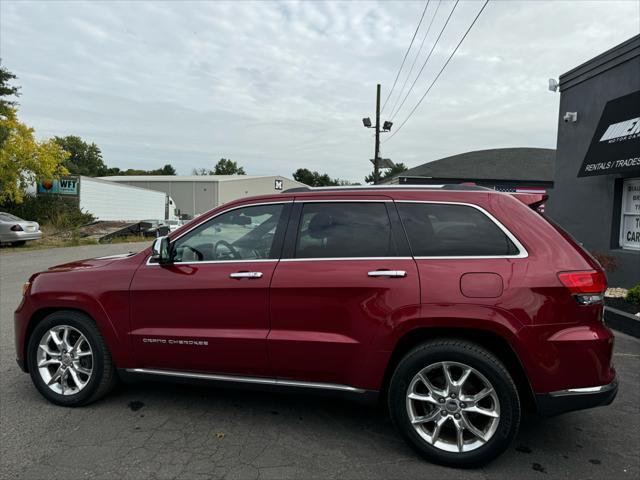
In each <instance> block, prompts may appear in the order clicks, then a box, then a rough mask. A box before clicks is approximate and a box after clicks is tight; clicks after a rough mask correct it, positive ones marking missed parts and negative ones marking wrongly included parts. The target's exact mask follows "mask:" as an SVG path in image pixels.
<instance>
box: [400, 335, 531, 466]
mask: <svg viewBox="0 0 640 480" xmlns="http://www.w3.org/2000/svg"><path fill="white" fill-rule="evenodd" d="M389 412H390V415H391V419H392V421H393V423H394V425H395V426H396V428H397V429H398V430H399V431H400V433H401V435H402V436H403V437H404V439H405V440H406V441H407V442H408V443H409V444H410V445H411V446H412V447H413V448H414V449H416V450H417V451H418V452H419V453H420V454H421V455H422V456H424V457H425V458H427V459H428V460H430V461H433V462H436V463H440V464H443V465H448V466H453V467H474V466H479V465H482V464H484V463H487V462H489V461H491V460H493V459H494V458H495V457H497V456H498V455H499V454H500V453H502V452H503V451H504V450H505V449H506V448H507V447H508V446H509V444H510V443H511V441H512V440H513V438H514V437H515V435H516V433H517V431H518V426H519V423H520V401H519V397H518V391H517V389H516V386H515V384H514V382H513V379H512V378H511V376H510V375H509V372H508V371H507V369H506V368H505V367H504V365H503V364H502V363H501V362H500V361H499V360H498V359H497V358H496V357H495V355H493V354H492V353H491V352H489V351H488V350H486V349H484V348H483V347H481V346H479V345H476V344H474V343H471V342H467V341H464V340H456V339H448V340H447V339H443V340H435V341H431V342H427V343H424V344H422V345H420V346H418V347H416V348H415V349H413V350H411V351H410V352H409V353H408V354H407V355H406V356H405V357H404V358H403V359H402V360H401V361H400V363H399V364H398V366H397V368H396V370H395V372H394V374H393V376H392V378H391V382H390V385H389Z"/></svg>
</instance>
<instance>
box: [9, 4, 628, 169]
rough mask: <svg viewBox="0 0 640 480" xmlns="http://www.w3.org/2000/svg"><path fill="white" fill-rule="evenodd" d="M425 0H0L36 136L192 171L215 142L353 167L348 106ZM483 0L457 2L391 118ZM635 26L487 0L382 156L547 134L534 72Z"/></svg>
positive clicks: (388, 70)
mask: <svg viewBox="0 0 640 480" xmlns="http://www.w3.org/2000/svg"><path fill="white" fill-rule="evenodd" d="M425 3H426V2H424V1H415V2H396V1H393V2H392V1H380V2H355V1H354V2H342V1H334V2H320V1H313V2H312V1H307V2H275V1H273V2H269V1H261V2H249V1H243V2H213V1H211V2H206V1H199V2H181V1H174V2H169V1H156V2H150V1H149V2H135V3H127V2H120V1H105V2H99V1H93V2H86V3H83V2H78V1H68V2H65V1H49V2H45V1H36V2H29V1H7V0H1V1H0V56H1V58H2V63H3V65H4V66H5V67H7V68H8V69H9V70H11V71H12V72H14V73H15V74H16V75H17V76H18V77H19V81H18V84H19V85H21V87H22V90H21V92H22V96H21V97H20V99H19V102H20V113H19V115H20V117H21V119H22V120H23V121H24V122H26V123H27V124H29V125H30V126H32V127H34V128H35V129H36V133H37V135H38V137H41V138H44V137H49V136H53V135H70V134H72V135H79V136H81V137H82V138H84V139H85V140H87V141H90V142H95V143H96V144H98V145H99V146H100V148H101V149H102V152H103V155H104V159H105V162H106V163H107V164H108V165H109V166H117V167H120V168H144V169H151V168H157V167H160V166H162V165H163V164H165V163H171V164H173V165H174V166H175V167H176V168H177V170H178V173H180V174H190V173H191V170H192V169H193V168H194V167H211V166H212V165H213V164H214V163H215V162H216V161H217V159H219V158H220V157H227V158H231V159H233V160H236V161H238V162H239V163H240V164H241V165H243V166H244V167H245V170H246V171H247V173H249V174H281V175H286V176H290V175H291V173H292V172H293V171H294V170H295V169H297V168H299V167H307V168H310V169H313V170H319V171H321V172H328V173H329V174H330V175H331V176H333V177H340V178H343V179H349V180H354V181H362V179H363V177H364V176H365V175H366V174H367V173H368V172H369V171H370V170H371V164H370V163H369V161H368V159H369V158H372V157H373V138H372V133H373V131H372V130H365V129H364V127H363V126H362V123H361V120H360V119H361V118H362V117H364V116H371V117H372V118H373V116H374V110H375V84H376V83H377V82H380V83H382V89H383V100H384V99H385V97H386V94H387V92H388V91H389V89H390V87H391V85H392V84H393V80H394V78H395V76H396V73H397V71H398V68H399V66H400V63H401V61H402V57H403V55H404V53H405V50H406V48H407V46H408V45H409V42H410V40H411V37H412V35H413V33H414V30H415V28H416V25H417V23H418V19H419V18H420V15H421V13H422V11H423V8H424V6H425ZM481 6H482V2H478V1H461V2H460V3H459V5H458V6H457V8H456V10H455V11H454V13H453V16H452V17H451V20H450V22H449V25H448V26H447V28H446V29H445V31H444V33H443V35H442V38H441V40H440V42H439V43H438V45H437V47H436V49H435V50H434V53H433V55H432V57H431V59H430V60H429V63H428V64H427V66H426V67H425V69H424V72H423V75H422V76H421V77H420V79H419V80H418V82H417V83H416V87H415V88H414V90H413V92H412V94H411V95H410V96H409V98H408V99H407V101H406V104H405V106H404V108H403V110H401V111H400V112H399V113H398V114H397V116H396V117H395V118H394V124H395V125H394V128H395V127H397V126H399V124H400V123H401V122H402V120H404V118H405V117H406V115H407V114H408V112H409V111H410V109H411V108H412V107H413V106H414V105H415V103H416V102H417V100H418V99H419V97H420V96H422V94H423V93H424V91H425V90H426V88H427V86H428V85H429V84H430V83H431V81H432V79H433V78H434V76H435V75H436V73H437V72H438V70H439V69H440V67H441V65H442V64H443V63H444V61H445V60H446V58H447V57H448V55H449V53H450V51H451V50H452V49H453V47H454V46H455V44H456V43H457V42H458V40H459V38H460V37H461V36H462V34H463V33H464V31H465V30H466V28H467V27H468V25H469V24H470V22H471V21H472V19H473V17H474V16H475V14H476V13H477V12H478V10H479V9H480V7H481ZM452 7H453V2H452V1H443V2H442V3H441V4H440V6H438V3H437V1H436V0H433V1H432V2H431V4H430V5H429V7H428V9H427V13H426V15H425V20H424V22H423V26H422V28H421V30H420V32H419V33H418V36H417V38H416V43H415V45H414V49H415V51H416V52H417V47H419V45H420V43H421V41H422V39H423V37H424V33H425V32H426V27H427V26H428V24H429V23H430V22H431V18H432V15H433V14H435V13H436V8H437V15H436V16H435V19H434V21H433V25H432V27H431V31H430V32H429V35H428V37H427V40H426V42H425V45H424V47H423V50H422V52H421V54H420V58H419V59H418V61H417V62H416V67H415V68H414V75H415V73H416V72H417V71H418V69H419V67H420V66H421V65H422V62H423V61H424V58H426V55H427V53H428V51H429V50H430V49H431V46H432V44H433V40H435V38H436V36H437V33H438V32H439V31H440V29H441V27H442V25H443V23H444V21H445V18H446V16H447V15H448V13H449V12H450V11H451V8H452ZM639 25H640V2H638V1H637V0H630V1H623V2H616V1H601V2H597V1H589V2H587V1H529V2H519V1H495V0H494V1H491V2H490V3H489V5H488V6H487V8H486V9H485V11H484V12H483V14H482V15H481V17H480V19H479V20H478V22H477V24H476V25H475V27H474V28H473V29H472V30H471V33H470V34H469V36H468V37H467V39H466V40H465V42H464V43H463V45H462V47H461V49H460V50H459V51H458V52H457V54H456V55H455V57H454V59H453V60H452V62H451V63H450V64H449V66H448V67H447V69H446V70H445V71H444V73H443V75H442V76H441V77H440V79H439V80H438V83H436V85H435V86H434V87H433V89H432V90H431V92H430V93H429V95H428V96H427V97H426V99H425V101H424V102H423V104H422V105H421V107H420V108H419V109H418V110H417V112H416V114H415V115H414V116H413V117H412V118H411V119H410V120H409V121H408V122H407V124H406V125H405V127H404V128H403V129H402V130H401V131H400V132H399V133H398V134H397V135H396V136H395V137H394V138H393V139H391V140H389V141H388V142H387V143H384V144H383V156H384V157H389V158H391V159H393V160H394V161H396V162H404V163H405V164H407V165H408V166H410V167H411V166H415V165H418V164H421V163H424V162H426V161H431V160H435V159H438V158H441V157H443V156H447V155H452V154H455V153H461V152H465V151H469V150H478V149H484V148H497V147H516V146H517V147H520V146H531V147H550V148H554V147H555V142H556V128H557V116H558V111H557V109H558V101H559V94H558V93H552V92H549V91H548V90H547V79H548V78H550V77H555V78H557V77H558V76H559V75H560V74H562V73H564V72H566V71H568V70H570V69H572V68H573V67H575V66H577V65H579V64H580V63H582V62H584V61H586V60H589V59H590V58H592V57H593V56H595V55H597V54H599V53H601V52H603V51H605V50H607V49H609V48H610V47H612V46H614V45H616V44H618V43H621V42H623V41H624V40H626V39H628V38H630V37H631V36H633V35H636V34H637V33H638V30H639ZM413 55H414V54H413V53H412V54H410V55H409V57H408V60H407V65H406V67H405V69H406V70H408V67H410V66H411V64H412V63H413V60H414V56H413ZM412 81H413V79H410V81H409V84H410V83H411V82H412ZM403 83H404V76H401V77H400V80H399V82H398V86H397V87H396V90H400V87H401V86H402V84H403ZM394 102H395V94H394V96H392V97H391V100H390V101H389V104H388V105H387V108H386V109H385V111H384V114H383V120H385V119H388V118H389V116H390V113H391V106H392V104H393V103H394ZM388 136H389V134H386V135H385V137H388Z"/></svg>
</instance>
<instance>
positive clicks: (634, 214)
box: [620, 178, 640, 250]
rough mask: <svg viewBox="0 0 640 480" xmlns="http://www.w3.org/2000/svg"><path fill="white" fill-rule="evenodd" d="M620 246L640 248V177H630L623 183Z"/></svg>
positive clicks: (630, 248) (633, 248)
mask: <svg viewBox="0 0 640 480" xmlns="http://www.w3.org/2000/svg"><path fill="white" fill-rule="evenodd" d="M620 210H621V212H622V218H621V219H620V247H621V248H624V249H625V250H640V178H628V179H626V180H625V181H624V182H623V184H622V208H621V209H620Z"/></svg>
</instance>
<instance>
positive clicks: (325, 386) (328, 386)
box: [126, 368, 367, 393]
mask: <svg viewBox="0 0 640 480" xmlns="http://www.w3.org/2000/svg"><path fill="white" fill-rule="evenodd" d="M126 372H128V373H139V374H146V375H159V376H164V377H174V378H187V379H193V380H211V381H217V382H233V383H253V384H258V385H275V386H282V387H301V388H315V389H318V390H333V391H338V392H349V393H366V392H367V391H366V390H363V389H361V388H356V387H350V386H348V385H339V384H335V383H317V382H300V381H297V380H286V379H281V378H261V377H242V376H235V375H218V374H209V373H196V372H178V371H175V370H157V369H152V368H128V369H126Z"/></svg>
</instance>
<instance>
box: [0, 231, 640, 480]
mask: <svg viewBox="0 0 640 480" xmlns="http://www.w3.org/2000/svg"><path fill="white" fill-rule="evenodd" d="M145 246H146V244H145V243H135V244H117V245H101V246H82V247H71V248H59V249H51V250H38V251H31V252H19V251H12V250H11V251H10V250H8V249H3V250H2V251H0V333H1V335H0V337H1V338H0V342H1V343H0V347H1V362H0V369H1V378H0V395H1V402H0V425H1V428H0V430H1V447H0V448H1V452H0V459H1V470H0V477H2V478H25V479H32V478H93V479H101V478H105V479H107V478H108V479H112V478H122V479H124V478H143V477H146V478H154V479H170V478H181V479H182V478H184V479H187V478H197V479H205V478H227V479H232V478H251V479H254V478H255V479H257V478H260V479H266V478H367V479H369V478H385V479H386V478H438V479H448V478H452V479H453V478H455V479H485V478H491V479H502V478H505V479H510V480H511V479H514V478H518V479H527V478H536V479H541V478H571V479H578V478H580V479H587V478H610V479H614V478H615V479H619V478H620V479H625V478H629V479H633V478H639V476H640V468H639V463H640V460H639V458H640V457H639V455H638V452H639V451H640V435H638V432H639V431H640V384H639V382H640V368H639V367H640V341H638V340H636V339H633V338H631V337H628V336H625V335H623V334H618V335H617V341H616V349H615V352H616V353H615V363H616V367H617V370H618V374H619V377H620V383H621V386H620V393H619V395H618V398H617V399H616V401H615V402H614V404H613V405H612V406H609V407H604V408H598V409H594V410H590V411H583V412H574V413H570V414H566V415H563V416H559V417H556V418H552V419H539V418H525V419H524V420H523V425H522V427H521V429H520V434H519V435H518V438H517V439H516V442H515V443H514V445H513V447H512V448H511V449H510V450H509V451H507V452H506V453H505V454H504V455H503V456H502V457H500V458H499V459H498V460H496V461H495V462H493V463H492V464H490V465H488V466H486V467H484V468H483V469H479V470H471V471H460V470H453V469H448V468H443V467H439V466H435V465H431V464H429V463H426V462H424V461H422V460H421V459H420V458H418V457H417V456H416V455H415V454H414V453H413V451H412V450H410V449H409V447H407V446H406V445H405V444H404V443H403V441H402V440H401V439H400V438H399V436H398V435H396V433H395V432H394V430H393V427H392V426H391V424H390V422H389V420H388V419H387V418H386V417H385V415H384V414H383V413H382V412H381V411H380V410H378V409H375V408H367V407H362V406H360V405H357V404H353V403H349V402H347V401H343V400H339V399H328V398H323V397H311V396H297V395H295V396H293V395H282V394H275V393H265V392H252V391H250V390H232V389H215V388H206V387H196V386H184V385H174V384H168V383H167V384H137V385H123V386H122V385H121V386H120V387H118V389H117V390H116V391H115V392H113V393H112V394H111V395H109V396H108V397H107V398H106V399H104V400H102V401H100V402H98V403H95V404H92V405H90V406H88V407H84V408H79V409H64V408H61V407H56V406H53V405H52V404H49V403H47V402H46V401H45V400H44V399H43V398H42V397H41V396H40V395H39V394H38V393H37V391H36V390H35V388H34V387H33V386H32V384H31V381H30V378H29V376H28V375H26V374H23V373H22V372H21V371H20V370H19V368H18V366H17V365H16V363H15V360H14V358H15V355H14V346H13V316H12V315H13V310H14V308H15V307H16V305H17V304H18V302H19V298H20V291H21V285H22V283H23V282H24V281H25V280H26V279H27V278H28V277H29V275H30V274H31V273H32V272H35V271H38V270H42V269H45V268H47V267H49V266H52V265H55V264H59V263H63V262H66V261H69V260H73V259H78V258H87V257H93V256H102V255H109V254H114V253H121V252H127V251H129V250H134V251H137V250H139V249H142V248H144V247H145Z"/></svg>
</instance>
